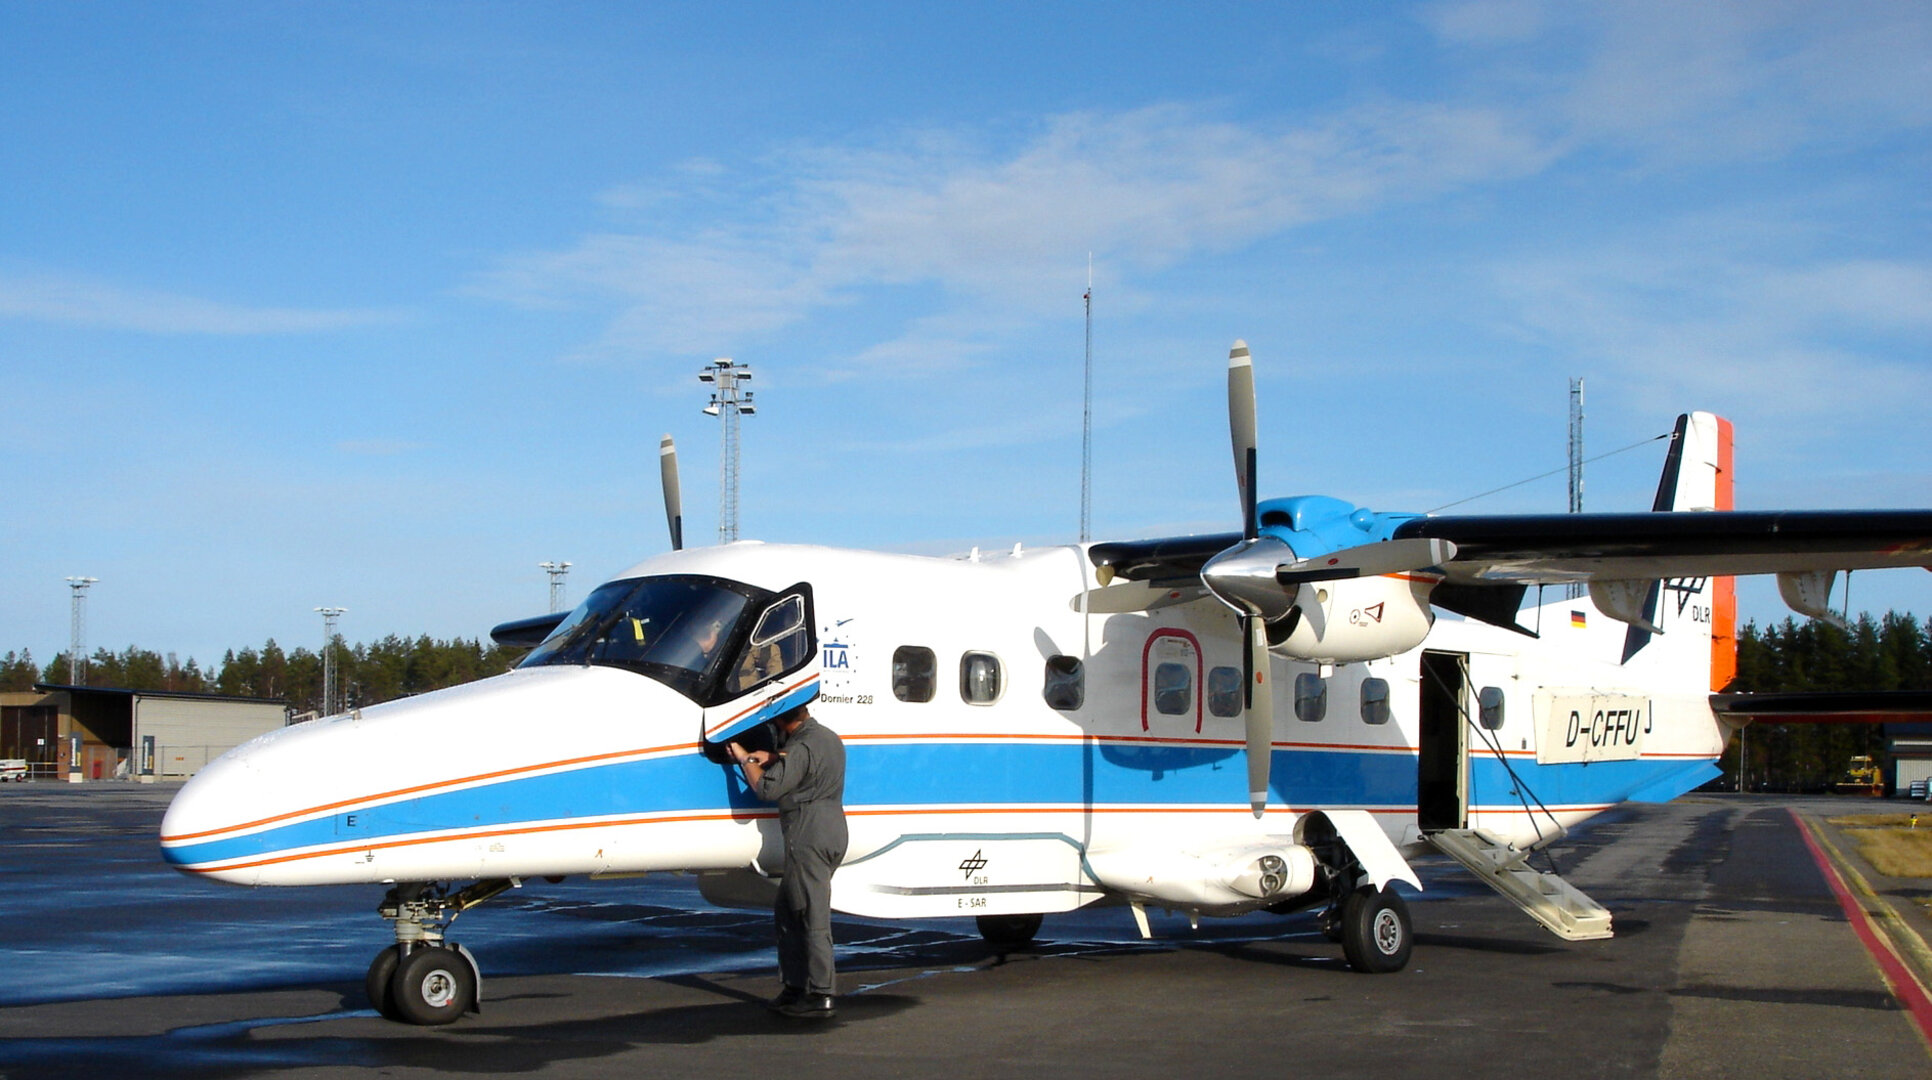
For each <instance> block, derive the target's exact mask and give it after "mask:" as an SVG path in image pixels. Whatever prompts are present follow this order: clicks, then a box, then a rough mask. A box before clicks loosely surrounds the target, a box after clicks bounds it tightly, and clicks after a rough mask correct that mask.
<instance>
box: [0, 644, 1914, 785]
mask: <svg viewBox="0 0 1932 1080" xmlns="http://www.w3.org/2000/svg"><path fill="white" fill-rule="evenodd" d="M524 652H525V650H523V649H512V648H504V647H502V646H499V645H496V644H488V645H486V644H484V643H482V641H480V640H478V639H465V638H451V639H450V640H448V641H439V640H436V639H434V638H430V637H428V636H427V635H425V636H422V637H417V638H402V637H397V636H395V635H393V634H392V635H390V636H388V637H385V638H383V639H382V640H380V641H377V642H374V643H373V644H358V645H348V644H344V643H343V642H342V641H341V639H340V638H338V639H337V647H336V681H337V685H338V686H339V687H341V693H342V695H343V701H344V702H345V703H346V704H347V705H349V706H350V707H355V706H361V705H374V704H377V703H379V702H384V701H390V700H393V699H395V698H400V697H408V696H409V695H411V694H421V693H425V692H427V691H430V690H439V689H441V688H443V687H445V686H454V685H457V684H458V683H465V682H470V681H472V680H475V679H481V678H484V677H486V676H490V675H496V674H499V673H501V672H504V671H508V670H509V669H510V668H511V667H513V666H515V665H516V662H517V661H518V660H520V659H522V658H523V655H524ZM1737 654H1738V655H1737V659H1738V673H1737V679H1736V680H1735V681H1734V682H1732V684H1731V685H1730V687H1729V689H1730V690H1732V691H1734V692H1756V693H1767V692H1773V691H1806V690H1932V622H1924V623H1922V622H1920V621H1919V620H1918V619H1917V618H1915V617H1914V616H1911V615H1902V614H1899V613H1898V612H1895V611H1894V612H1887V613H1886V614H1885V615H1884V616H1883V617H1882V618H1878V619H1874V618H1873V617H1872V616H1871V615H1870V614H1869V613H1867V614H1864V615H1861V616H1859V618H1858V621H1857V622H1855V623H1853V624H1852V625H1851V626H1850V627H1849V628H1848V629H1843V630H1841V629H1839V628H1838V627H1835V626H1832V625H1830V624H1828V623H1823V622H1818V621H1816V620H1807V621H1805V622H1802V623H1800V622H1798V621H1796V620H1794V619H1790V618H1787V619H1785V620H1784V622H1782V623H1777V624H1773V625H1770V626H1766V627H1763V628H1760V627H1759V626H1758V625H1757V624H1756V623H1755V622H1750V623H1746V624H1745V625H1744V628H1743V629H1742V630H1740V631H1739V632H1738V649H1737ZM67 681H68V673H67V655H66V654H65V653H62V654H60V655H59V656H56V657H55V658H54V659H53V660H52V661H51V662H49V663H48V664H47V665H46V666H45V667H39V666H37V665H36V664H35V663H34V659H33V655H32V654H31V653H30V652H27V651H25V650H22V651H21V652H19V653H14V652H8V653H7V654H6V655H5V656H4V657H0V690H29V689H32V687H33V684H34V683H36V682H40V683H65V682H67ZM87 681H88V683H89V685H92V686H111V687H117V688H120V689H125V690H178V691H189V692H198V693H216V694H228V695H233V696H237V697H261V698H281V699H283V700H286V701H287V702H288V703H289V705H290V707H291V708H292V710H293V711H295V712H297V713H302V712H311V711H320V709H321V708H322V657H321V655H320V653H317V652H311V651H309V650H308V649H306V648H301V647H297V648H296V649H295V650H294V651H293V652H288V651H285V650H283V648H282V647H281V646H280V645H277V644H276V643H275V641H274V639H272V638H271V639H270V640H269V641H268V642H267V643H266V644H264V645H263V646H262V647H261V648H260V649H253V648H246V649H242V650H241V651H240V652H236V651H234V650H232V649H231V650H229V651H228V652H227V653H225V654H224V655H223V656H222V658H221V663H220V664H218V665H215V666H212V667H209V668H205V669H204V668H202V667H201V666H199V665H198V664H197V663H196V662H195V660H194V659H193V658H192V657H191V658H189V659H188V661H187V662H186V663H185V664H184V663H182V662H180V661H179V660H178V659H177V658H176V656H175V654H173V653H168V654H166V655H165V656H164V655H162V654H159V653H156V652H153V651H151V650H148V649H140V648H136V647H134V646H129V647H128V648H126V649H124V650H122V651H121V652H118V653H116V652H109V651H108V650H106V649H97V650H95V652H94V655H93V656H92V657H90V658H89V660H88V676H87ZM1740 743H1742V749H1743V751H1744V756H1745V766H1746V768H1748V769H1749V771H1750V775H1749V776H1748V777H1747V778H1746V781H1747V784H1748V786H1749V787H1750V788H1751V789H1752V790H1768V791H1817V790H1822V789H1825V788H1828V787H1829V786H1830V785H1831V784H1832V783H1833V782H1834V781H1836V780H1838V779H1839V778H1840V777H1841V776H1842V775H1843V774H1844V771H1845V767H1846V765H1847V763H1848V762H1849V761H1850V759H1851V757H1852V756H1853V755H1854V754H1870V755H1872V756H1873V757H1874V758H1879V759H1882V758H1883V756H1884V749H1885V734H1884V728H1883V727H1882V726H1881V725H1878V724H1763V723H1759V724H1752V725H1751V727H1750V728H1749V729H1748V731H1747V733H1746V734H1745V736H1744V738H1743V739H1742V740H1739V739H1733V740H1731V745H1730V746H1729V747H1728V748H1726V750H1725V752H1724V757H1723V759H1722V760H1721V761H1720V762H1719V764H1720V766H1721V767H1722V768H1723V769H1724V779H1723V780H1721V781H1719V782H1718V786H1722V787H1733V788H1734V787H1735V786H1736V785H1737V776H1738V756H1739V750H1740Z"/></svg>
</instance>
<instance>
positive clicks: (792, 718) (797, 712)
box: [772, 705, 812, 734]
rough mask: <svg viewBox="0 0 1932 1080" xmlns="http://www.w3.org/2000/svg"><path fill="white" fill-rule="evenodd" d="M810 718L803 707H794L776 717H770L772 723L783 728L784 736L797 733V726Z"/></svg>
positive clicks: (810, 715) (809, 714)
mask: <svg viewBox="0 0 1932 1080" xmlns="http://www.w3.org/2000/svg"><path fill="white" fill-rule="evenodd" d="M811 718H812V714H811V713H809V712H807V711H806V709H805V706H803V705H794V706H792V707H791V708H789V709H786V710H785V711H784V712H782V713H779V714H778V715H777V716H774V717H772V721H773V722H774V723H776V724H777V725H778V726H779V727H780V728H783V729H784V731H785V732H786V734H790V733H791V732H794V731H797V730H798V728H799V725H801V724H803V723H805V721H807V720H810V719H811Z"/></svg>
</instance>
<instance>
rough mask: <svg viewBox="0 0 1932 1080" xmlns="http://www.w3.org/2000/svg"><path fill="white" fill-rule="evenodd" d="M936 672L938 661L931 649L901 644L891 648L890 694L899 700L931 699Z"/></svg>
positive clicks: (918, 700)
mask: <svg viewBox="0 0 1932 1080" xmlns="http://www.w3.org/2000/svg"><path fill="white" fill-rule="evenodd" d="M938 674H939V662H938V660H937V659H936V658H934V656H933V654H932V650H931V649H928V648H926V647H924V646H922V645H901V646H899V647H898V648H896V649H894V650H892V696H893V697H896V698H898V699H899V700H900V701H912V702H920V701H931V700H932V691H933V686H934V684H935V683H937V682H938V681H939V680H938V678H937V676H938Z"/></svg>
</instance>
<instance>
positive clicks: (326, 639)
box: [315, 607, 349, 716]
mask: <svg viewBox="0 0 1932 1080" xmlns="http://www.w3.org/2000/svg"><path fill="white" fill-rule="evenodd" d="M315 610H316V612H317V613H318V614H320V615H321V616H322V715H323V716H334V715H335V714H336V713H338V712H340V711H341V709H340V708H339V707H338V706H339V703H340V701H341V699H340V698H339V697H338V696H337V695H336V691H335V639H336V629H335V627H336V620H337V619H340V618H341V617H342V616H343V615H344V614H345V613H347V612H348V610H349V609H348V608H339V607H319V608H316V609H315Z"/></svg>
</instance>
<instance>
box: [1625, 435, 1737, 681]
mask: <svg viewBox="0 0 1932 1080" xmlns="http://www.w3.org/2000/svg"><path fill="white" fill-rule="evenodd" d="M1732 462H1733V450H1732V430H1731V422H1730V421H1729V420H1726V419H1724V418H1723V417H1721V416H1715V415H1713V414H1711V413H1707V412H1693V413H1685V414H1684V415H1682V416H1680V417H1678V418H1677V430H1676V431H1674V432H1673V433H1672V434H1671V440H1670V452H1669V454H1668V455H1667V456H1666V457H1665V458H1664V474H1663V476H1662V477H1661V478H1660V479H1659V480H1658V481H1657V497H1656V498H1655V499H1653V500H1652V501H1651V504H1650V508H1651V509H1652V510H1654V511H1657V512H1660V513H1682V512H1698V511H1710V510H1730V509H1733V508H1734V506H1735V504H1734V502H1733V499H1732V471H1731V470H1732ZM1664 588H1665V583H1664V582H1652V583H1651V586H1650V593H1649V595H1648V596H1646V597H1645V599H1644V619H1645V621H1646V622H1649V623H1651V624H1653V625H1661V624H1659V623H1658V622H1657V618H1658V616H1659V614H1660V612H1659V610H1658V605H1659V603H1660V601H1661V600H1662V595H1663V590H1664ZM1670 588H1671V590H1672V591H1673V592H1674V593H1676V594H1677V595H1678V597H1679V603H1678V614H1682V613H1683V611H1684V610H1686V609H1687V608H1688V607H1689V606H1690V603H1691V601H1692V600H1693V599H1694V594H1693V593H1692V591H1691V590H1693V589H1695V590H1697V591H1698V592H1701V593H1702V594H1703V598H1704V599H1706V600H1708V603H1709V609H1708V617H1709V629H1710V682H1711V689H1712V690H1722V689H1724V688H1725V687H1726V686H1729V685H1730V683H1731V680H1732V679H1734V678H1736V677H1737V584H1736V582H1735V581H1734V580H1733V579H1731V578H1728V577H1719V578H1712V579H1710V580H1709V581H1708V582H1696V583H1692V582H1671V583H1670ZM1697 606H1699V607H1701V606H1702V605H1701V604H1699V605H1697ZM1693 625H1694V623H1693ZM1698 636H1700V637H1701V636H1702V635H1698ZM1651 637H1652V635H1651V633H1650V631H1648V630H1641V629H1638V628H1637V627H1635V626H1632V627H1630V628H1629V630H1628V631H1626V632H1625V634H1624V639H1623V659H1624V662H1625V663H1629V662H1630V660H1631V659H1632V658H1633V657H1635V656H1636V655H1637V654H1638V652H1640V651H1641V650H1642V649H1643V648H1644V647H1645V646H1646V645H1649V644H1650V639H1651Z"/></svg>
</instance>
